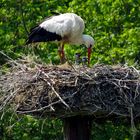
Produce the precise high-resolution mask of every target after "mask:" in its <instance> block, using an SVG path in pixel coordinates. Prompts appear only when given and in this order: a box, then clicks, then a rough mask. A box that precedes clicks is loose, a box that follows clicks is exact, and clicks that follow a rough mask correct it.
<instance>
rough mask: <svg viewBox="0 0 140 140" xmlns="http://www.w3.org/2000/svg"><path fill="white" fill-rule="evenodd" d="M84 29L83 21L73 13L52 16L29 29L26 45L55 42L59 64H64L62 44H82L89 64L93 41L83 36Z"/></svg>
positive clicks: (88, 36)
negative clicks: (57, 47) (57, 45)
mask: <svg viewBox="0 0 140 140" xmlns="http://www.w3.org/2000/svg"><path fill="white" fill-rule="evenodd" d="M84 28H85V25H84V21H83V19H82V18H81V17H80V16H78V15H76V14H74V13H65V14H60V15H56V16H52V17H49V18H47V19H46V20H45V21H43V22H42V23H40V24H39V25H37V26H36V27H34V28H32V29H31V31H30V34H29V37H28V40H27V42H26V44H29V43H34V42H48V41H57V42H58V43H60V46H59V49H58V52H59V55H60V61H61V62H64V59H65V54H64V44H66V43H68V44H73V45H82V44H84V45H86V47H87V52H88V64H89V63H90V55H91V47H92V46H93V45H94V39H93V38H92V37H91V36H90V35H85V34H83V31H84Z"/></svg>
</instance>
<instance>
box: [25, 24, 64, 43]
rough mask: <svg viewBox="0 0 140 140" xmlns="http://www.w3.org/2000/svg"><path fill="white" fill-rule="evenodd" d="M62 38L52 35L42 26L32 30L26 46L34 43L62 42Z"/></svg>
mask: <svg viewBox="0 0 140 140" xmlns="http://www.w3.org/2000/svg"><path fill="white" fill-rule="evenodd" d="M61 39H62V37H61V36H60V35H58V34H56V33H52V32H49V31H46V30H45V29H43V28H41V27H40V26H36V27H34V28H32V29H31V32H30V34H29V37H28V40H27V41H26V44H30V43H34V42H48V41H55V40H57V41H60V40H61Z"/></svg>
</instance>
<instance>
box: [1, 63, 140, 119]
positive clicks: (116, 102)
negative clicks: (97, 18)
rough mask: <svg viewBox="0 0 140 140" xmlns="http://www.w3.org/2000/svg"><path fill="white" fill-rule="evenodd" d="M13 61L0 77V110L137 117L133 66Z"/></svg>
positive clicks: (139, 101)
mask: <svg viewBox="0 0 140 140" xmlns="http://www.w3.org/2000/svg"><path fill="white" fill-rule="evenodd" d="M34 65H35V66H34V67H33V68H32V67H31V66H32V65H31V64H28V63H27V64H25V63H24V64H22V63H21V62H20V63H18V62H16V65H12V68H11V70H10V72H8V73H6V74H1V76H0V110H1V111H2V110H3V109H4V108H6V106H10V107H12V108H13V109H14V110H15V111H16V112H18V113H20V114H32V115H37V116H54V117H68V116H75V115H95V116H99V117H101V116H109V115H119V116H124V117H132V116H133V117H139V116H140V74H139V71H138V70H136V69H135V68H134V67H127V66H115V67H112V66H106V65H95V66H93V67H91V68H87V67H83V66H69V67H64V66H62V67H58V66H49V65H47V66H46V65H39V64H34Z"/></svg>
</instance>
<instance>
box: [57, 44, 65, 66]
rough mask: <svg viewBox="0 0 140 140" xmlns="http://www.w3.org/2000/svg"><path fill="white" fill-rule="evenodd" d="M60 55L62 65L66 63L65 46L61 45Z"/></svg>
mask: <svg viewBox="0 0 140 140" xmlns="http://www.w3.org/2000/svg"><path fill="white" fill-rule="evenodd" d="M58 54H59V57H60V63H61V64H62V63H64V62H65V53H64V44H63V43H62V44H60V46H59V49H58Z"/></svg>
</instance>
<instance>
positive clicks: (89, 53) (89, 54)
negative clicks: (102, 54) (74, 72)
mask: <svg viewBox="0 0 140 140" xmlns="http://www.w3.org/2000/svg"><path fill="white" fill-rule="evenodd" d="M90 56H91V47H89V48H88V65H89V64H90Z"/></svg>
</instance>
